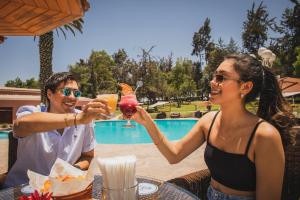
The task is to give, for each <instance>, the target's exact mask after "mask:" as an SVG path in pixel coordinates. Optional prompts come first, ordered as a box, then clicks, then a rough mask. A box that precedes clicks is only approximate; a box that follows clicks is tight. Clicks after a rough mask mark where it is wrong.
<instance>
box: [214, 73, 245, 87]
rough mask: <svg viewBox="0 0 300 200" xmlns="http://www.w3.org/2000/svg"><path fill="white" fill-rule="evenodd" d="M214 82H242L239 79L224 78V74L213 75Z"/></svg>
mask: <svg viewBox="0 0 300 200" xmlns="http://www.w3.org/2000/svg"><path fill="white" fill-rule="evenodd" d="M213 80H214V81H215V82H216V83H218V84H220V83H222V82H223V81H225V80H234V81H238V82H239V81H240V80H239V79H234V78H228V77H226V76H224V75H223V74H216V73H214V74H213Z"/></svg>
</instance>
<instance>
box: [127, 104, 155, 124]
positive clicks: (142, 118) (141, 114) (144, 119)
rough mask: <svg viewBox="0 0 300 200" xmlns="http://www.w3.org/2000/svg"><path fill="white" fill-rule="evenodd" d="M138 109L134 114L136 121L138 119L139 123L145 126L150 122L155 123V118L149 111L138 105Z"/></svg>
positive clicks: (133, 117)
mask: <svg viewBox="0 0 300 200" xmlns="http://www.w3.org/2000/svg"><path fill="white" fill-rule="evenodd" d="M136 109H137V112H136V113H135V114H134V115H133V116H132V119H133V120H134V121H136V122H137V123H139V124H141V125H143V126H146V125H147V124H149V123H150V122H152V123H153V119H152V118H151V116H150V115H149V113H147V112H146V111H145V110H144V109H143V108H142V107H140V106H137V107H136Z"/></svg>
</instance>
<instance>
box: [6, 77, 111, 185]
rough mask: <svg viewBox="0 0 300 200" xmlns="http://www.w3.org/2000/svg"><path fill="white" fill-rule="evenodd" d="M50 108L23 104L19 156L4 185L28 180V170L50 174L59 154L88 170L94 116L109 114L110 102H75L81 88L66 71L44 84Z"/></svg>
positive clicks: (19, 116) (17, 134)
mask: <svg viewBox="0 0 300 200" xmlns="http://www.w3.org/2000/svg"><path fill="white" fill-rule="evenodd" d="M45 92H46V94H45V95H46V97H47V111H46V112H41V108H40V107H35V106H23V107H20V108H19V109H18V111H17V120H16V121H15V122H14V124H13V132H14V137H16V138H18V150H17V160H16V162H15V164H14V165H13V167H12V168H11V170H10V171H9V173H8V176H7V179H6V182H5V186H6V187H9V186H15V185H20V184H23V183H27V182H28V181H29V180H28V177H27V170H28V169H30V170H32V171H34V172H37V173H40V174H43V175H48V174H49V173H50V170H51V167H52V165H53V164H54V162H55V160H56V159H57V158H61V159H63V160H65V161H67V162H69V163H70V164H72V165H74V166H75V167H78V168H80V169H82V170H85V169H87V168H88V167H89V164H90V161H91V159H92V158H93V157H94V147H95V136H94V129H93V123H92V121H93V119H95V118H99V117H102V116H105V115H107V114H109V108H108V106H107V102H106V101H104V100H96V99H95V100H93V101H91V102H89V103H88V104H87V105H85V106H84V107H83V109H82V111H79V110H76V109H75V106H76V103H77V102H78V98H79V97H80V95H81V92H80V91H79V89H78V83H77V81H76V80H75V78H74V77H73V76H72V75H71V74H69V73H66V72H62V73H56V74H54V75H52V76H51V77H50V78H49V79H48V80H47V81H46V84H45Z"/></svg>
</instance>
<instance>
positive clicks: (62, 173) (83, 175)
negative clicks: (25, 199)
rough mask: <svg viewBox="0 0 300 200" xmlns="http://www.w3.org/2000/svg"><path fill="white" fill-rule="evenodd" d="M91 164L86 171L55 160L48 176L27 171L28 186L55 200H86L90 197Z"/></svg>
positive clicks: (92, 173) (92, 177)
mask: <svg viewBox="0 0 300 200" xmlns="http://www.w3.org/2000/svg"><path fill="white" fill-rule="evenodd" d="M93 168H94V167H93V165H92V164H91V165H90V167H89V169H88V170H87V171H82V170H80V169H78V168H76V167H73V166H72V165H70V164H69V163H68V162H66V161H63V160H61V159H59V158H58V159H57V160H56V161H55V163H54V165H53V166H52V168H51V171H50V174H49V176H44V175H41V174H38V173H36V172H33V171H30V170H28V171H27V175H28V177H29V185H30V186H31V187H32V188H33V189H34V190H37V191H39V192H41V193H47V192H49V193H52V198H53V199H57V200H67V199H88V198H91V197H92V183H93V180H94V172H95V171H94V169H93Z"/></svg>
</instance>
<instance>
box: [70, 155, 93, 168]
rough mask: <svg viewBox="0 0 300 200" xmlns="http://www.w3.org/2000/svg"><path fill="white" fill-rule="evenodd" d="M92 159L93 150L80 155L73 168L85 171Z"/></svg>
mask: <svg viewBox="0 0 300 200" xmlns="http://www.w3.org/2000/svg"><path fill="white" fill-rule="evenodd" d="M93 158H94V150H91V151H88V152H83V153H81V156H80V158H79V159H78V160H77V162H76V163H75V164H74V167H77V168H78V169H81V170H87V169H88V168H89V166H90V164H91V161H92V159H93Z"/></svg>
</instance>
